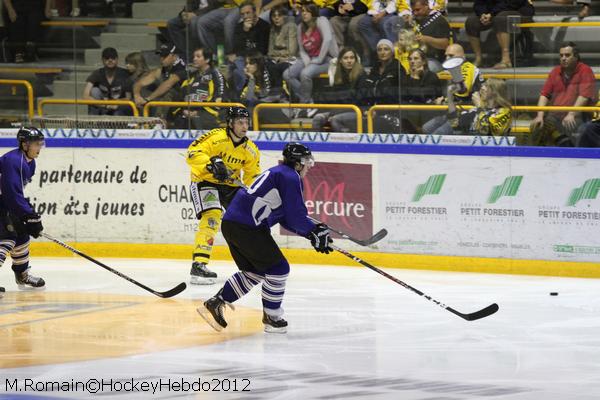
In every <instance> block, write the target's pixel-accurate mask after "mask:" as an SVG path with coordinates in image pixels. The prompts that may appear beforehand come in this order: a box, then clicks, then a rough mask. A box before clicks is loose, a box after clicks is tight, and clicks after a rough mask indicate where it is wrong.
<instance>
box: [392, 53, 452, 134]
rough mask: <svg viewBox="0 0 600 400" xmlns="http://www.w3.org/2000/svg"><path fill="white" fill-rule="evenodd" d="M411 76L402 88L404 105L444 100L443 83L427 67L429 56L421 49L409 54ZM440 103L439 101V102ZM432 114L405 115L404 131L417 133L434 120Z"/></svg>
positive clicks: (413, 113)
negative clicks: (425, 122) (426, 122)
mask: <svg viewBox="0 0 600 400" xmlns="http://www.w3.org/2000/svg"><path fill="white" fill-rule="evenodd" d="M408 63H409V74H408V76H407V77H406V81H405V83H404V85H403V86H402V87H401V88H400V89H401V94H402V104H406V103H409V104H434V103H435V102H436V100H438V99H440V100H441V98H442V82H441V81H440V78H438V76H437V74H435V73H433V72H431V71H430V70H429V68H428V66H427V56H426V55H425V52H424V51H423V50H421V49H414V50H412V51H411V52H410V53H409V54H408ZM438 101H439V100H438ZM432 117H433V116H432V115H431V112H427V111H412V112H410V111H409V112H407V113H406V114H405V118H404V119H403V121H402V126H403V128H404V129H403V130H404V131H406V132H412V133H417V132H419V130H420V129H419V128H418V127H420V126H421V125H422V124H423V122H424V121H428V120H430V119H431V118H432Z"/></svg>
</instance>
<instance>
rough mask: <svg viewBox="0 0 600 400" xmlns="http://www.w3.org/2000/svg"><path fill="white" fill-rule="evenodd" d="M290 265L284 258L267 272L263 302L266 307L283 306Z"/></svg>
mask: <svg viewBox="0 0 600 400" xmlns="http://www.w3.org/2000/svg"><path fill="white" fill-rule="evenodd" d="M289 272H290V265H289V264H288V262H287V260H286V259H285V258H284V259H282V260H281V261H279V262H278V263H277V264H275V265H274V266H272V267H271V268H269V269H268V270H267V271H266V272H265V278H264V281H263V284H262V303H263V307H264V308H265V309H270V310H278V309H279V308H281V302H282V301H283V294H284V292H285V283H286V281H287V278H288V274H289Z"/></svg>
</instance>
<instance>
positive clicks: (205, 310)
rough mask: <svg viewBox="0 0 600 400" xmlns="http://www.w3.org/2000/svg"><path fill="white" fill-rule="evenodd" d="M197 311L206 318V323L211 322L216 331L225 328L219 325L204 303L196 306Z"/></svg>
mask: <svg viewBox="0 0 600 400" xmlns="http://www.w3.org/2000/svg"><path fill="white" fill-rule="evenodd" d="M196 312H198V314H200V316H201V317H202V319H203V320H205V321H206V323H207V324H209V325H210V326H211V328H213V329H214V330H215V331H217V332H221V331H222V330H223V327H222V326H221V325H219V324H218V323H217V321H215V319H214V318H213V316H212V314H211V313H210V311H208V308H206V307H204V304H202V305H201V306H200V307H198V308H196Z"/></svg>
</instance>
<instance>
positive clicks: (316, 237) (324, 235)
mask: <svg viewBox="0 0 600 400" xmlns="http://www.w3.org/2000/svg"><path fill="white" fill-rule="evenodd" d="M307 238H308V239H310V244H312V247H314V248H315V250H316V251H318V252H319V253H325V254H329V253H331V252H332V251H333V249H332V248H331V247H329V243H332V242H333V239H331V236H330V232H329V227H328V226H327V225H325V224H323V223H319V224H317V225H316V226H315V228H314V229H313V230H312V231H311V232H310V233H309V234H308V236H307Z"/></svg>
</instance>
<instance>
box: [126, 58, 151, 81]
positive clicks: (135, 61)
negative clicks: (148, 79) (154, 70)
mask: <svg viewBox="0 0 600 400" xmlns="http://www.w3.org/2000/svg"><path fill="white" fill-rule="evenodd" d="M125 68H127V72H129V80H130V81H131V86H132V87H133V85H134V84H135V83H136V82H137V81H138V80H139V79H141V78H142V77H143V76H144V75H146V74H147V73H148V72H149V71H150V69H149V68H148V64H146V59H145V58H144V55H143V54H142V53H141V52H139V51H136V52H133V53H129V54H127V57H125Z"/></svg>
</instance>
